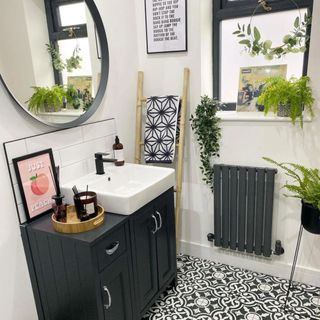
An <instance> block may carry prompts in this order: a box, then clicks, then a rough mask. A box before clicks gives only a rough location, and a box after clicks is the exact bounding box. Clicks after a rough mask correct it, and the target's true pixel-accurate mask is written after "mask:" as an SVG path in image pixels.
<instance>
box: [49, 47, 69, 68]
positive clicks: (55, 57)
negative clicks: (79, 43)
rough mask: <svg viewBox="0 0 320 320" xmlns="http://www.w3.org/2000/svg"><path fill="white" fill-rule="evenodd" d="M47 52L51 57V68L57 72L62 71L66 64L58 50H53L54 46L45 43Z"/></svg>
mask: <svg viewBox="0 0 320 320" xmlns="http://www.w3.org/2000/svg"><path fill="white" fill-rule="evenodd" d="M46 47H47V51H48V52H49V53H50V55H51V59H52V64H53V67H54V68H55V69H56V70H57V71H63V70H64V69H65V67H66V64H65V63H64V62H63V60H62V57H61V54H60V51H59V49H57V48H55V46H54V45H53V44H52V43H50V44H48V43H46Z"/></svg>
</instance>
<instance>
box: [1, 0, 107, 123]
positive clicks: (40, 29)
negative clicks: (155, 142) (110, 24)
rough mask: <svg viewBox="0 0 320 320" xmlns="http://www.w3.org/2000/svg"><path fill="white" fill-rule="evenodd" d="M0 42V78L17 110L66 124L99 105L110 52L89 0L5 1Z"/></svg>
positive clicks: (80, 117)
mask: <svg viewBox="0 0 320 320" xmlns="http://www.w3.org/2000/svg"><path fill="white" fill-rule="evenodd" d="M16 2H21V4H19V5H17V3H16ZM0 43H1V51H0V79H1V80H2V82H3V83H4V86H5V87H6V89H7V90H8V92H9V93H10V95H11V97H12V98H13V100H14V101H15V102H16V103H17V104H18V105H19V106H20V107H21V112H26V113H27V114H29V115H30V116H32V117H33V118H35V119H37V120H38V121H41V122H42V123H45V124H47V125H49V126H53V127H57V128H66V127H72V126H76V125H78V124H80V123H82V122H84V121H86V120H87V119H88V118H89V117H90V116H91V115H92V114H93V113H94V112H95V111H96V110H97V108H98V107H99V105H100V103H101V101H102V98H103V96H104V93H105V90H106V86H107V80H108V72H109V52H108V44H107V37H106V33H105V29H104V26H103V22H102V19H101V17H100V14H99V11H98V9H97V7H96V5H95V3H94V1H93V0H28V1H27V2H25V1H23V0H16V1H15V2H14V4H13V3H12V1H5V2H4V3H3V6H2V8H1V11H0Z"/></svg>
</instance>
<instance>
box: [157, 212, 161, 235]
mask: <svg viewBox="0 0 320 320" xmlns="http://www.w3.org/2000/svg"><path fill="white" fill-rule="evenodd" d="M156 214H157V215H158V217H159V221H160V226H159V228H158V230H160V229H161V227H162V216H161V213H160V212H159V211H156Z"/></svg>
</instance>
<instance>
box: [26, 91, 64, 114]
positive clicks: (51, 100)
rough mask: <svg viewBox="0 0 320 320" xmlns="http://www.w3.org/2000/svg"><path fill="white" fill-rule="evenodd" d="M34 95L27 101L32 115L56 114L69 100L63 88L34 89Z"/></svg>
mask: <svg viewBox="0 0 320 320" xmlns="http://www.w3.org/2000/svg"><path fill="white" fill-rule="evenodd" d="M32 88H33V89H34V91H35V92H34V93H33V95H32V96H31V98H30V99H29V100H28V101H26V102H27V103H28V110H29V111H31V112H32V113H35V114H37V113H39V112H43V111H44V112H54V111H59V110H60V109H61V107H62V105H63V101H64V100H65V99H67V96H66V91H65V90H64V88H63V87H62V86H59V85H54V86H53V87H51V88H49V87H32Z"/></svg>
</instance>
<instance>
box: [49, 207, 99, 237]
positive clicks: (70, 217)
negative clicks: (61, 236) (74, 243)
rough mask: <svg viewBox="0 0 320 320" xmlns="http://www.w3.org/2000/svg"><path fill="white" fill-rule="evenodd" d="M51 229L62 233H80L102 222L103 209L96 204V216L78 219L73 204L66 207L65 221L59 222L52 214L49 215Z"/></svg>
mask: <svg viewBox="0 0 320 320" xmlns="http://www.w3.org/2000/svg"><path fill="white" fill-rule="evenodd" d="M51 220H52V225H53V229H54V230H55V231H57V232H62V233H80V232H85V231H89V230H92V229H95V228H97V227H99V226H100V225H102V224H103V222H104V209H103V208H102V207H101V206H99V205H98V214H97V216H96V217H94V218H92V219H90V220H87V221H80V220H79V219H78V217H77V213H76V209H75V206H68V207H67V222H59V221H57V220H56V219H55V217H54V215H52V216H51Z"/></svg>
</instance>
